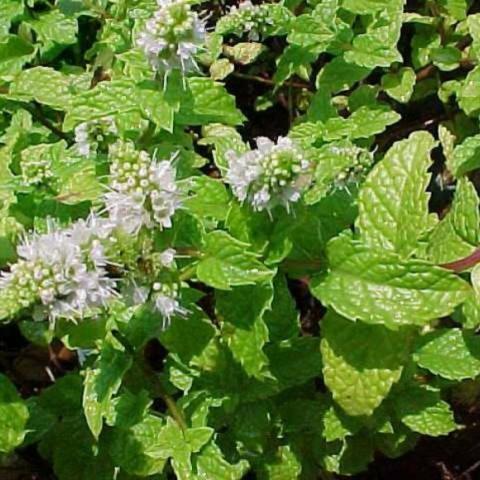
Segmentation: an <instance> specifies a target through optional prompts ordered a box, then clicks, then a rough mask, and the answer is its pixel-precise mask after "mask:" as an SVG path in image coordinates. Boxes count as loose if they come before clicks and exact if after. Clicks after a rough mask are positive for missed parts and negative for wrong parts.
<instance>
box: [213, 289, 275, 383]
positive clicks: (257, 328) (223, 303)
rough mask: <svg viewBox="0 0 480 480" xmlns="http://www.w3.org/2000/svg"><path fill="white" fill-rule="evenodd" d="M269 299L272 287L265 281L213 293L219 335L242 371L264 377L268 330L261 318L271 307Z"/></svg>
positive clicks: (271, 296) (266, 363) (266, 360)
mask: <svg viewBox="0 0 480 480" xmlns="http://www.w3.org/2000/svg"><path fill="white" fill-rule="evenodd" d="M272 300H273V289H272V286H271V285H268V284H266V285H255V286H253V287H250V286H246V287H237V288H234V289H233V290H232V291H229V292H217V295H216V308H217V314H218V317H219V319H220V321H221V322H222V337H223V338H224V340H225V341H226V343H227V345H228V346H229V348H230V350H231V351H232V354H233V357H234V358H235V359H236V360H237V361H238V362H239V363H240V365H242V367H243V368H244V370H245V372H246V373H247V374H248V375H250V376H253V377H256V378H260V379H261V378H263V377H264V376H265V373H266V370H267V366H268V358H267V356H266V355H265V353H264V352H263V347H264V345H265V344H266V343H267V341H268V329H267V326H266V324H265V322H264V319H263V317H264V315H265V312H266V311H267V310H269V309H270V308H271V305H272Z"/></svg>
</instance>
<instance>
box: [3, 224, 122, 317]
mask: <svg viewBox="0 0 480 480" xmlns="http://www.w3.org/2000/svg"><path fill="white" fill-rule="evenodd" d="M110 231H111V226H110V223H109V222H108V221H107V220H104V219H100V218H98V217H95V216H93V215H92V216H91V217H90V218H89V219H88V220H87V221H84V220H80V221H78V222H76V223H74V224H73V225H72V226H71V227H70V228H68V229H63V230H61V229H57V228H55V227H54V226H53V225H50V226H49V231H48V233H45V234H34V235H33V236H31V237H29V238H25V240H24V241H23V243H22V244H20V245H19V246H18V247H17V253H18V257H19V260H18V261H17V262H16V263H15V264H13V265H12V266H11V268H10V271H9V272H1V275H0V302H2V308H3V309H4V310H5V311H7V312H9V314H10V315H14V314H15V313H16V312H18V311H19V310H21V309H22V308H27V307H30V306H31V305H34V304H38V303H39V302H40V303H41V305H42V308H41V309H40V310H37V314H41V317H42V318H43V317H44V316H49V317H50V318H52V319H55V318H58V317H61V318H68V319H71V320H78V319H81V318H82V317H84V316H85V315H88V314H89V313H90V312H92V311H93V310H95V309H97V308H99V307H103V306H105V305H106V304H107V303H108V301H109V300H110V299H112V297H114V296H115V294H116V293H115V281H114V280H112V279H110V278H108V276H107V271H106V269H105V267H106V266H107V263H108V261H107V258H106V255H105V251H104V247H103V245H102V240H103V239H105V238H106V236H108V235H109V233H110Z"/></svg>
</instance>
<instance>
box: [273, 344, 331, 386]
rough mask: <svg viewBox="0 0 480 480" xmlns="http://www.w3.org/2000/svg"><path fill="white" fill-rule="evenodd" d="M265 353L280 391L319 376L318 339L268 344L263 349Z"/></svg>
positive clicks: (320, 368)
mask: <svg viewBox="0 0 480 480" xmlns="http://www.w3.org/2000/svg"><path fill="white" fill-rule="evenodd" d="M265 353H266V354H267V357H268V359H269V362H270V371H271V373H272V375H273V376H274V377H275V378H276V380H277V381H278V382H279V387H280V388H281V389H286V388H290V387H294V386H297V385H302V384H304V383H305V382H307V381H309V380H312V379H313V378H315V377H319V376H320V374H321V370H322V358H321V356H320V353H319V339H318V338H315V337H299V338H292V339H291V340H284V341H282V342H279V343H275V344H269V345H267V346H266V347H265Z"/></svg>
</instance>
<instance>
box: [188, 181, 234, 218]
mask: <svg viewBox="0 0 480 480" xmlns="http://www.w3.org/2000/svg"><path fill="white" fill-rule="evenodd" d="M185 183H186V185H185V189H186V190H188V192H189V193H190V196H189V197H188V198H187V199H185V200H184V201H183V203H182V204H183V206H184V207H185V208H187V209H188V210H189V211H190V212H191V213H193V214H194V215H197V216H198V217H199V218H200V219H203V218H205V217H209V218H213V219H215V220H218V221H223V220H225V218H226V217H227V213H228V209H229V203H230V195H229V194H228V192H227V189H226V188H225V184H224V183H223V182H221V181H220V180H215V179H213V178H211V177H208V176H206V175H201V176H198V177H190V178H189V179H187V180H185Z"/></svg>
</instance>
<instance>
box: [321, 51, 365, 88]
mask: <svg viewBox="0 0 480 480" xmlns="http://www.w3.org/2000/svg"><path fill="white" fill-rule="evenodd" d="M369 73H370V69H369V68H365V67H361V66H359V65H356V64H354V63H349V62H347V61H346V60H345V58H344V57H342V56H339V57H335V58H334V59H333V60H332V61H330V62H328V63H327V64H326V65H325V66H324V67H323V68H322V69H321V70H320V72H319V74H318V76H317V80H316V82H315V83H316V87H317V89H318V90H327V91H328V92H331V93H338V92H342V91H344V90H348V89H350V88H352V86H353V85H355V84H356V83H357V82H359V81H361V80H363V79H364V78H365V77H366V76H367V75H368V74H369Z"/></svg>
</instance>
